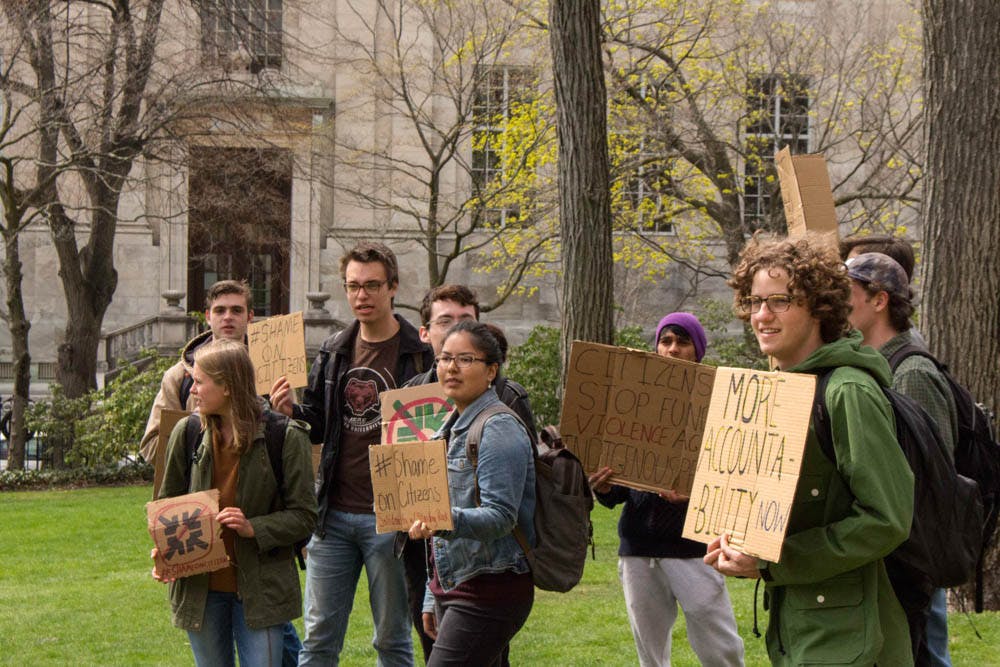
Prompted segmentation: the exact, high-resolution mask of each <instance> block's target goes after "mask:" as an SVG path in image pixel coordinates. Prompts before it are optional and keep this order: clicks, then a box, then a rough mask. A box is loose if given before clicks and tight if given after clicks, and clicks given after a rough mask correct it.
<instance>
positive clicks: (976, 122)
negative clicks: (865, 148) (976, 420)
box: [921, 0, 1000, 609]
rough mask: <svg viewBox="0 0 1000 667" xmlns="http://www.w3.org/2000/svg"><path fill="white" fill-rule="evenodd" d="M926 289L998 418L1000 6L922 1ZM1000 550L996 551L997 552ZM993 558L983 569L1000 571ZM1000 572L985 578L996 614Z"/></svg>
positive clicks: (925, 324)
mask: <svg viewBox="0 0 1000 667" xmlns="http://www.w3.org/2000/svg"><path fill="white" fill-rule="evenodd" d="M923 13H924V16H923V30H924V82H925V83H924V85H925V87H926V91H925V95H924V99H925V105H926V106H925V143H926V153H927V158H926V164H925V168H924V174H925V176H924V207H923V225H924V232H923V233H924V237H923V241H924V262H923V266H924V272H925V273H924V280H923V283H922V307H921V313H922V316H923V321H922V328H923V330H924V333H925V334H926V336H927V341H928V344H929V345H930V348H931V350H932V351H933V352H934V354H936V355H937V356H938V357H940V358H941V359H942V360H944V361H947V362H948V363H949V364H950V365H951V369H952V371H953V372H954V374H955V376H956V377H957V378H958V379H959V380H960V381H961V382H962V383H964V384H965V385H966V386H967V387H968V388H969V390H970V391H971V392H972V394H973V395H974V396H976V397H977V398H978V399H979V400H980V401H983V402H985V403H987V404H988V405H990V407H991V408H992V409H993V410H994V412H996V411H998V410H1000V392H998V391H997V387H1000V366H998V362H997V360H998V359H1000V261H998V259H997V248H1000V170H998V169H997V165H998V164H1000V122H998V121H1000V94H998V93H997V82H998V81H1000V30H998V26H1000V3H998V2H997V1H996V0H967V1H966V2H954V1H953V0H924V3H923ZM994 549H996V547H994ZM996 559H997V555H996V554H995V553H994V554H992V555H990V556H989V558H988V559H987V562H996ZM998 579H1000V572H997V571H996V570H995V569H993V570H992V571H990V570H987V571H986V580H987V581H986V590H987V595H986V599H987V601H988V602H990V603H991V604H990V605H989V606H988V607H987V608H991V609H998V606H997V601H998V589H1000V580H998Z"/></svg>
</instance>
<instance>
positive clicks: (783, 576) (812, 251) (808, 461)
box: [705, 235, 913, 665]
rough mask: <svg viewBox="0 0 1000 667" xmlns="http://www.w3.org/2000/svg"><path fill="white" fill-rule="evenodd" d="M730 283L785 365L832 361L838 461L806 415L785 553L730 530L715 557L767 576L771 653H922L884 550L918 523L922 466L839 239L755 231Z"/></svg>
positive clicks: (895, 658) (856, 660) (838, 659)
mask: <svg viewBox="0 0 1000 667" xmlns="http://www.w3.org/2000/svg"><path fill="white" fill-rule="evenodd" d="M729 285H730V286H731V287H732V288H733V289H734V290H735V305H736V308H737V312H738V313H739V315H740V318H741V319H743V320H744V321H749V322H750V326H751V328H752V329H753V332H754V334H755V335H756V337H757V342H758V344H759V345H760V350H761V352H763V353H764V354H767V355H769V356H770V357H771V358H772V359H773V360H774V363H775V365H776V366H777V368H778V369H779V370H782V371H789V372H793V373H794V372H800V373H820V372H822V371H823V370H824V369H829V368H835V369H836V370H835V371H834V372H833V374H832V376H831V377H830V381H829V383H828V385H827V389H826V396H825V399H826V405H827V408H828V411H829V416H830V422H831V423H830V425H829V428H830V430H831V432H832V439H833V449H834V453H835V459H836V460H834V461H831V460H830V459H828V458H827V457H826V455H825V454H824V453H823V450H822V448H821V446H820V444H819V440H818V439H817V436H816V429H817V428H821V427H822V425H821V426H819V427H817V425H816V424H815V423H810V426H809V434H808V437H807V439H806V448H805V453H804V455H803V457H802V467H801V472H800V477H799V480H798V485H797V487H796V491H795V499H794V501H793V505H792V511H791V515H790V516H789V519H788V527H787V532H786V535H785V540H784V542H783V544H782V550H781V560H780V562H777V563H772V562H768V561H764V560H759V559H757V558H753V557H751V556H748V555H746V554H744V553H741V552H740V551H738V550H736V549H735V548H733V546H732V545H731V544H730V543H729V536H728V535H726V534H724V535H722V536H721V537H719V538H718V539H716V540H714V541H713V542H712V543H711V544H709V546H708V553H707V554H706V556H705V562H706V563H708V564H710V565H712V566H713V567H715V568H716V569H717V570H719V572H721V573H723V574H725V575H728V576H737V577H750V578H761V579H763V580H764V581H765V582H766V589H765V593H764V595H765V601H766V605H767V608H768V611H769V614H770V619H769V623H768V628H767V650H768V655H769V656H770V658H771V662H772V663H773V664H776V665H801V664H838V665H872V664H876V663H877V664H878V665H907V664H913V657H912V654H911V650H910V638H909V631H908V629H907V623H906V616H905V614H904V613H903V609H902V607H901V606H900V604H899V601H898V600H897V599H896V596H895V594H894V593H893V590H892V585H891V584H890V582H889V577H888V575H887V574H886V569H885V564H884V563H883V561H882V559H883V557H884V556H886V555H887V554H889V553H890V552H891V551H892V550H893V549H895V548H896V547H897V546H898V545H899V544H901V543H902V542H903V541H904V540H905V539H906V538H907V536H908V534H909V531H910V525H911V521H912V516H913V473H912V472H911V471H910V467H909V465H908V464H907V462H906V458H905V457H904V455H903V452H902V450H901V449H900V448H899V443H898V442H897V441H896V434H895V426H894V417H893V414H892V409H891V407H890V406H889V402H888V400H887V399H886V397H885V395H884V394H883V393H882V391H881V389H880V388H879V385H882V386H889V385H890V384H891V382H892V373H891V372H890V370H889V365H888V363H886V361H885V359H884V358H883V357H882V356H881V355H880V354H879V353H878V352H877V351H875V350H874V349H872V348H870V347H867V346H862V340H861V335H860V334H859V333H857V332H851V327H850V324H849V322H848V315H849V313H850V298H851V288H850V281H849V279H848V277H847V271H846V269H845V267H844V265H843V263H842V262H841V261H840V259H839V258H838V257H837V256H836V254H835V252H834V251H833V249H832V248H829V246H828V245H824V244H822V243H818V242H817V241H816V240H815V239H812V238H810V237H808V236H807V237H805V238H800V239H797V240H795V241H791V240H789V241H771V240H763V239H762V238H761V237H760V236H759V235H758V236H756V237H754V238H753V239H751V241H750V242H749V243H748V244H747V246H746V247H745V248H744V250H743V252H742V254H741V255H740V261H739V264H738V265H737V267H736V270H735V271H734V273H733V277H732V279H730V281H729ZM849 332H850V333H849ZM802 407H803V409H807V406H805V405H804V406H802Z"/></svg>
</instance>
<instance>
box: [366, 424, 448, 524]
mask: <svg viewBox="0 0 1000 667" xmlns="http://www.w3.org/2000/svg"><path fill="white" fill-rule="evenodd" d="M446 447H447V444H446V443H445V441H444V440H431V441H429V442H409V443H405V444H394V445H372V446H371V447H369V448H368V463H369V465H370V466H371V476H372V493H373V495H374V499H375V531H376V532H378V533H388V532H391V531H394V530H404V531H405V530H409V529H410V526H412V525H413V522H414V521H416V520H417V519H420V520H422V521H424V522H425V523H426V524H427V525H428V526H429V527H430V528H431V529H433V530H449V529H451V528H452V523H451V499H450V498H449V495H448V459H447V456H446Z"/></svg>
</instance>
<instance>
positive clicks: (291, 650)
mask: <svg viewBox="0 0 1000 667" xmlns="http://www.w3.org/2000/svg"><path fill="white" fill-rule="evenodd" d="M301 650H302V642H301V641H299V633H298V632H296V631H295V626H294V625H292V622H291V621H288V622H287V623H285V624H284V625H283V626H282V627H281V667H296V665H298V664H299V651H301Z"/></svg>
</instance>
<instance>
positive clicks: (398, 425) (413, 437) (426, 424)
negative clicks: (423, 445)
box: [379, 382, 455, 444]
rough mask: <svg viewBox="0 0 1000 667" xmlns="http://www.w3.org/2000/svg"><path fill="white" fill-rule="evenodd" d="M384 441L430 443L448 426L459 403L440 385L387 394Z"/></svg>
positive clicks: (384, 415) (405, 389) (383, 431)
mask: <svg viewBox="0 0 1000 667" xmlns="http://www.w3.org/2000/svg"><path fill="white" fill-rule="evenodd" d="M379 398H380V400H381V402H382V442H383V443H387V444H388V443H394V442H420V441H424V442H426V441H428V440H430V439H431V438H432V437H434V434H435V433H437V431H438V429H440V428H441V427H442V426H444V423H445V421H447V419H448V416H449V415H450V414H451V411H452V410H453V409H454V408H455V404H454V403H453V402H452V401H451V399H449V398H448V397H447V396H445V395H444V389H443V388H442V387H441V384H440V383H439V382H431V383H429V384H422V385H418V386H416V387H405V388H403V389H392V390H390V391H383V392H382V393H381V394H380V395H379Z"/></svg>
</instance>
